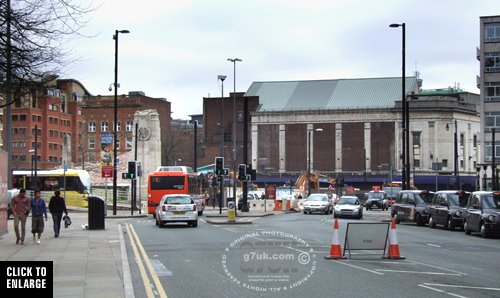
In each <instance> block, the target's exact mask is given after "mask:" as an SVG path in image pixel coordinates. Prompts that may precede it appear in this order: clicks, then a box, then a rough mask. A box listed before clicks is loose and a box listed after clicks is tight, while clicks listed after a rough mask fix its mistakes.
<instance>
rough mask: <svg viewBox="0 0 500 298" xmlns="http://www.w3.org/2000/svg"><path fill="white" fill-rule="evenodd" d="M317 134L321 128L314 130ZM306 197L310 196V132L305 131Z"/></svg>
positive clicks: (311, 132)
mask: <svg viewBox="0 0 500 298" xmlns="http://www.w3.org/2000/svg"><path fill="white" fill-rule="evenodd" d="M316 131H317V132H320V131H323V129H322V128H316ZM307 132H308V134H307V196H310V195H311V135H312V134H313V131H312V130H308V131H307Z"/></svg>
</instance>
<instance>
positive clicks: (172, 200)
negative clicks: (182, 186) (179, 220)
mask: <svg viewBox="0 0 500 298" xmlns="http://www.w3.org/2000/svg"><path fill="white" fill-rule="evenodd" d="M165 204H170V205H181V204H194V202H193V199H192V198H190V197H168V198H167V199H166V202H165Z"/></svg>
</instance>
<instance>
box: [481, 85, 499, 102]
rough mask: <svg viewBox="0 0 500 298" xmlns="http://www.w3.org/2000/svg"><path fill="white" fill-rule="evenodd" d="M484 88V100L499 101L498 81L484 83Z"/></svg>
mask: <svg viewBox="0 0 500 298" xmlns="http://www.w3.org/2000/svg"><path fill="white" fill-rule="evenodd" d="M484 86H485V88H486V100H487V101H499V100H500V82H489V83H484Z"/></svg>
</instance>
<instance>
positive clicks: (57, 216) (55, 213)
mask: <svg viewBox="0 0 500 298" xmlns="http://www.w3.org/2000/svg"><path fill="white" fill-rule="evenodd" d="M49 211H50V213H51V214H52V220H53V221H54V237H56V238H57V237H59V230H60V229H61V219H62V214H63V212H64V213H65V214H66V215H68V210H67V209H66V203H65V202H64V198H62V197H61V191H59V189H57V190H56V191H55V192H54V196H52V198H50V202H49Z"/></svg>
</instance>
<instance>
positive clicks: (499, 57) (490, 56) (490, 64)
mask: <svg viewBox="0 0 500 298" xmlns="http://www.w3.org/2000/svg"><path fill="white" fill-rule="evenodd" d="M484 71H485V72H499V71H500V53H485V54H484Z"/></svg>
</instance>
